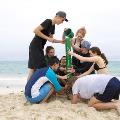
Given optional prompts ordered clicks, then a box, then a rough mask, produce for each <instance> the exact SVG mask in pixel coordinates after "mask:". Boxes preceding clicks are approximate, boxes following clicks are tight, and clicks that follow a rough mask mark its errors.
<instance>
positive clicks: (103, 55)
mask: <svg viewBox="0 0 120 120" xmlns="http://www.w3.org/2000/svg"><path fill="white" fill-rule="evenodd" d="M101 57H102V58H103V59H104V60H105V63H106V65H107V64H108V60H107V58H106V56H105V54H104V53H101Z"/></svg>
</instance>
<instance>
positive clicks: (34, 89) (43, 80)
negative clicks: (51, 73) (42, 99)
mask: <svg viewBox="0 0 120 120" xmlns="http://www.w3.org/2000/svg"><path fill="white" fill-rule="evenodd" d="M47 81H48V78H47V77H41V78H39V80H37V81H36V83H35V84H34V85H33V86H32V89H31V96H32V98H35V97H37V96H39V94H40V93H39V89H40V88H41V87H42V85H43V84H44V83H46V82H47Z"/></svg>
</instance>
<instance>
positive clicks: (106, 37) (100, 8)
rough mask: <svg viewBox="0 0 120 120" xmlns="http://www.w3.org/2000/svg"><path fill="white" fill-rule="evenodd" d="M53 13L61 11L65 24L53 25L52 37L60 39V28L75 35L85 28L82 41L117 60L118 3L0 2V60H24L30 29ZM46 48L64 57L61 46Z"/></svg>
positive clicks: (115, 0) (119, 39)
mask: <svg viewBox="0 0 120 120" xmlns="http://www.w3.org/2000/svg"><path fill="white" fill-rule="evenodd" d="M57 11H65V12H66V13H67V18H68V20H69V22H68V23H66V22H64V23H63V24H61V25H56V30H55V35H54V38H56V39H59V40H60V39H61V36H62V32H63V30H64V28H71V29H72V31H73V32H74V33H75V32H76V31H77V29H78V28H80V27H83V26H85V28H86V30H87V34H86V36H85V38H84V39H85V40H87V41H90V42H91V44H92V46H98V47H99V48H100V49H101V51H102V52H103V53H105V55H106V57H107V58H108V60H120V52H119V51H120V50H119V47H120V0H0V16H1V17H0V61H8V60H18V61H21V60H28V53H29V51H28V50H29V44H30V42H31V40H32V39H33V37H34V33H33V30H34V29H35V28H36V27H37V26H38V25H39V24H40V23H41V22H43V21H44V20H45V19H48V18H49V19H52V18H53V17H54V16H55V14H56V12H57ZM47 45H52V46H53V47H54V48H55V51H56V55H57V56H58V57H59V58H61V56H63V55H65V46H64V45H63V44H55V43H54V44H53V43H49V42H48V43H47V44H46V46H47ZM46 46H45V48H46Z"/></svg>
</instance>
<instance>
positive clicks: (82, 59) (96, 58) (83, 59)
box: [68, 51, 98, 62]
mask: <svg viewBox="0 0 120 120" xmlns="http://www.w3.org/2000/svg"><path fill="white" fill-rule="evenodd" d="M68 54H69V55H72V56H74V57H76V58H77V59H79V60H80V61H83V62H96V61H98V57H97V56H93V57H82V56H80V55H78V54H76V53H73V52H71V51H69V52H68Z"/></svg>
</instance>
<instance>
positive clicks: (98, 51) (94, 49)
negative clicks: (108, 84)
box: [90, 47, 108, 65]
mask: <svg viewBox="0 0 120 120" xmlns="http://www.w3.org/2000/svg"><path fill="white" fill-rule="evenodd" d="M90 50H91V51H92V53H96V54H97V55H99V56H101V57H102V58H103V59H104V60H105V63H106V65H107V64H108V60H107V58H106V56H105V54H104V53H101V51H100V49H99V48H98V47H92V48H90Z"/></svg>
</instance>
